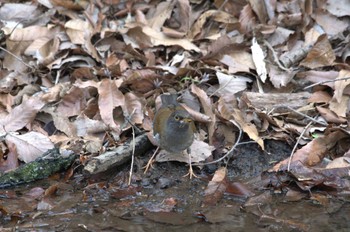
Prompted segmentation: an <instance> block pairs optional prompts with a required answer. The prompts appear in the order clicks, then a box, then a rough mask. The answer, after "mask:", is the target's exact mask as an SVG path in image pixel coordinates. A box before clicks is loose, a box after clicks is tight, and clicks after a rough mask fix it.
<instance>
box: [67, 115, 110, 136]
mask: <svg viewBox="0 0 350 232" xmlns="http://www.w3.org/2000/svg"><path fill="white" fill-rule="evenodd" d="M73 125H75V127H76V130H77V136H80V137H85V136H87V135H89V134H90V135H91V134H95V133H96V134H97V133H101V132H105V131H106V130H107V129H108V127H107V126H106V125H105V124H104V123H103V122H101V121H98V120H93V119H90V118H88V117H86V115H83V116H79V117H78V118H77V119H76V120H75V121H74V122H73Z"/></svg>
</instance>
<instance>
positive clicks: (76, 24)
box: [64, 19, 92, 44]
mask: <svg viewBox="0 0 350 232" xmlns="http://www.w3.org/2000/svg"><path fill="white" fill-rule="evenodd" d="M64 26H65V28H67V30H66V32H67V34H68V36H69V38H70V40H71V41H72V43H74V44H84V43H85V42H86V39H87V38H86V37H85V36H86V33H87V32H88V31H92V27H91V25H90V23H89V22H87V21H83V20H81V19H72V20H69V21H68V22H66V24H65V25H64Z"/></svg>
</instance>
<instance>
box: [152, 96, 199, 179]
mask: <svg viewBox="0 0 350 232" xmlns="http://www.w3.org/2000/svg"><path fill="white" fill-rule="evenodd" d="M160 99H161V102H162V105H161V107H160V108H159V110H158V111H157V112H156V114H155V116H154V120H153V136H154V138H155V141H157V143H158V146H159V147H160V148H161V149H164V150H165V151H167V152H169V153H176V154H181V153H183V152H184V151H185V150H186V151H187V153H188V156H189V165H190V168H189V173H188V174H187V175H189V176H190V178H192V176H196V175H195V174H194V172H193V169H192V164H191V154H190V153H191V151H190V146H191V145H192V143H193V140H194V132H195V130H196V127H195V124H194V121H193V118H192V117H191V115H190V114H189V113H188V111H187V110H185V109H184V108H183V107H182V106H181V105H180V104H179V103H178V102H177V94H162V95H160ZM153 157H154V155H153V156H152V158H151V159H150V161H151V160H152V159H153ZM150 161H149V162H148V164H147V165H146V170H147V169H148V167H149V165H150Z"/></svg>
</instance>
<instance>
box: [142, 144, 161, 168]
mask: <svg viewBox="0 0 350 232" xmlns="http://www.w3.org/2000/svg"><path fill="white" fill-rule="evenodd" d="M158 150H159V147H157V149H156V150H155V151H154V153H153V155H152V157H151V158H150V159H149V160H148V162H147V164H146V166H144V167H143V168H144V169H145V171H144V172H143V173H146V172H147V171H148V169H149V168H150V167H152V164H153V162H154V157H155V156H156V154H157V152H158Z"/></svg>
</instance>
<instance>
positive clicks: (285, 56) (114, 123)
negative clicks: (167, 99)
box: [0, 0, 350, 228]
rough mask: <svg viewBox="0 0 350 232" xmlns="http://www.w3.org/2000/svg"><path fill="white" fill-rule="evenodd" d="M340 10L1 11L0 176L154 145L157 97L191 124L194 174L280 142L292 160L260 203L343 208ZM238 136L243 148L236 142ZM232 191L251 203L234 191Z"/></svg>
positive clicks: (232, 5)
mask: <svg viewBox="0 0 350 232" xmlns="http://www.w3.org/2000/svg"><path fill="white" fill-rule="evenodd" d="M341 2H346V1H341ZM339 4H340V3H339ZM348 5H349V4H347V3H344V7H341V8H339V7H338V5H337V4H335V3H334V2H333V1H319V2H317V3H315V4H312V2H310V1H302V3H301V2H299V1H291V2H285V1H277V2H274V1H271V2H261V1H234V2H231V1H214V2H210V3H209V2H206V3H203V2H201V1H189V0H184V1H166V2H164V1H159V2H158V1H150V2H148V1H146V2H144V1H135V2H124V1H100V2H89V1H54V0H52V1H42V0H40V1H25V2H24V3H1V5H0V19H1V33H0V42H1V52H0V54H1V56H0V57H1V59H0V60H1V70H0V115H1V117H0V132H1V138H2V139H1V160H0V170H1V172H2V173H5V172H7V171H9V170H13V169H16V168H19V167H20V166H22V165H24V164H23V163H22V161H23V162H24V163H29V162H32V161H34V160H35V159H37V158H38V157H40V156H41V155H42V154H43V153H45V152H46V151H47V150H49V149H51V148H53V147H58V148H60V149H61V150H73V151H74V152H75V153H77V154H78V155H79V156H80V159H79V161H78V162H80V165H82V166H88V164H89V162H96V160H94V158H95V157H99V156H101V157H103V155H104V153H105V152H110V151H112V153H113V149H116V147H118V146H120V145H122V144H124V143H125V142H126V141H130V140H133V138H132V137H133V133H134V135H135V131H134V130H135V129H137V131H146V132H149V134H152V120H153V117H154V112H155V103H156V101H158V100H157V99H159V98H158V96H159V95H160V94H162V93H165V92H177V93H179V95H181V97H182V101H183V103H182V104H183V105H184V107H185V108H186V109H188V111H189V112H190V114H191V115H192V116H193V118H194V119H195V121H196V126H197V135H196V142H195V143H194V144H193V146H194V147H193V149H192V150H193V151H194V152H193V154H191V155H192V159H191V160H192V161H193V162H195V164H197V165H199V167H202V166H203V163H206V162H214V163H215V160H220V158H221V157H227V158H228V159H227V160H226V162H224V163H225V164H227V163H228V162H229V161H228V160H229V158H231V157H235V152H236V150H237V147H239V146H240V145H242V144H244V143H247V142H254V143H257V144H258V145H259V148H258V149H261V150H264V149H265V147H266V141H267V140H271V139H272V140H280V141H283V142H285V143H289V144H291V145H292V146H294V148H295V149H294V151H295V152H293V153H291V154H290V157H289V158H287V159H285V160H276V161H275V164H274V166H273V167H271V168H270V169H269V170H266V173H265V174H262V175H261V178H265V179H264V180H263V181H261V182H260V185H259V187H257V189H261V188H264V189H266V188H269V189H274V190H275V191H276V189H281V190H283V191H285V192H286V193H287V195H288V193H289V192H290V193H291V194H295V192H297V190H299V191H300V192H301V193H303V194H304V193H305V192H307V191H309V192H310V193H311V192H313V191H321V193H322V194H331V195H334V196H338V197H344V196H346V195H348V193H349V190H350V189H349V188H350V183H349V181H348V173H349V165H348V164H349V159H348V156H349V150H350V146H349V143H348V141H349V125H348V117H349V94H350V91H349V78H350V76H349V73H350V71H349V70H350V66H349V54H350V53H349V47H348V43H349V40H350V37H349V26H348V25H349V20H350V18H349V13H348V12H349V11H347V10H346V9H347V8H349V6H348ZM132 131H134V132H132ZM137 133H139V132H137ZM137 133H136V134H137ZM141 133H142V132H141ZM239 133H244V135H245V136H243V137H244V141H237V138H241V136H238V134H239ZM141 141H143V140H142V139H141ZM147 146H148V145H147ZM232 148H235V149H232ZM107 157H108V156H107ZM130 158H131V156H128V158H126V161H125V162H127V161H128V160H129V159H130ZM168 160H172V161H179V162H188V160H187V159H186V158H183V157H181V156H167V154H164V153H161V154H160V155H159V157H158V158H157V159H156V161H158V162H164V161H168ZM107 163H108V162H107ZM201 163H202V164H201ZM76 165H77V164H76ZM94 165H95V164H94ZM227 168H229V166H228V167H227ZM199 170H200V172H203V170H204V169H202V168H201V169H199ZM219 170H221V169H220V168H219V169H218V170H217V171H219ZM85 171H86V170H85ZM281 173H283V176H284V178H283V179H282V180H281V182H278V183H277V182H275V181H274V180H275V179H276V178H279V176H280V174H281ZM135 175H136V174H135ZM216 175H218V174H215V175H214V177H215V176H216ZM214 177H213V178H214ZM129 178H132V177H129ZM134 178H135V177H134ZM224 179H225V181H224V182H223V183H221V184H219V185H218V186H216V185H215V186H216V187H215V188H214V192H213V193H211V194H214V196H215V197H214V198H210V196H211V195H210V194H209V193H206V194H205V195H206V196H209V198H210V202H209V203H210V205H215V203H217V202H220V200H222V198H224V194H223V193H224V192H225V191H226V190H227V189H228V188H229V187H227V186H226V184H227V177H225V178H224ZM212 181H213V180H212ZM216 182H217V181H216ZM265 183H269V184H265ZM289 183H293V185H295V186H293V187H291V186H290V185H289ZM216 184H217V183H216ZM212 185H213V182H209V184H208V187H207V190H206V191H207V192H208V191H209V190H210V189H213V187H212ZM220 186H221V187H220ZM228 186H231V185H228ZM235 186H237V185H235ZM295 187H296V188H295ZM326 187H327V188H326ZM237 189H239V190H237V191H238V192H243V195H244V196H245V197H249V196H250V191H248V190H245V187H242V186H240V184H238V187H237ZM242 189H243V190H242ZM215 191H216V193H215ZM231 191H233V192H235V190H231ZM248 193H249V194H248ZM215 194H216V195H215ZM305 197H309V199H312V200H315V201H319V202H320V203H321V204H326V203H324V202H325V201H323V200H321V199H322V197H319V196H316V195H313V194H309V195H307V196H305V195H303V198H305ZM298 199H299V198H298ZM175 200H176V199H175ZM204 201H205V200H204ZM42 202H45V203H47V204H48V205H47V206H43V207H51V203H50V202H49V201H42ZM207 203H208V202H207ZM246 205H248V204H246ZM171 210H173V208H171V209H170V211H171ZM5 211H6V210H5ZM267 218H268V219H271V218H273V217H266V215H265V217H264V219H267ZM273 220H277V219H276V218H275V219H273ZM282 221H283V220H282ZM287 224H289V225H290V226H291V227H293V226H297V227H298V226H299V225H297V224H296V223H294V222H287ZM300 226H301V227H302V228H304V225H300Z"/></svg>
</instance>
